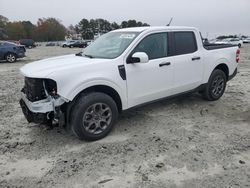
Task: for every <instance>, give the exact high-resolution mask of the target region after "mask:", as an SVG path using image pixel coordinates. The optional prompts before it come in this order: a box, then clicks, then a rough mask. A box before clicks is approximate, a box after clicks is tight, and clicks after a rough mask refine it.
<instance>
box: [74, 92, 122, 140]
mask: <svg viewBox="0 0 250 188" xmlns="http://www.w3.org/2000/svg"><path fill="white" fill-rule="evenodd" d="M98 105H99V107H97V106H98ZM97 109H99V110H97ZM117 118H118V109H117V105H116V103H115V101H114V100H113V99H112V98H111V97H110V96H108V95H106V94H105V93H99V92H93V93H88V94H83V95H81V96H80V97H79V99H78V100H77V101H76V103H75V105H74V106H73V109H72V111H71V117H70V124H71V130H72V132H73V133H74V134H75V135H76V136H77V137H78V138H79V139H81V140H87V141H94V140H99V139H101V138H103V137H105V136H107V135H108V134H109V133H110V131H111V130H112V128H113V126H114V124H115V123H116V121H117Z"/></svg>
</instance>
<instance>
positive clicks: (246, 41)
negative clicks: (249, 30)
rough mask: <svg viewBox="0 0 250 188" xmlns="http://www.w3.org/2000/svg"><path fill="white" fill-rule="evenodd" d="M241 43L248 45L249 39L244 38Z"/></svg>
mask: <svg viewBox="0 0 250 188" xmlns="http://www.w3.org/2000/svg"><path fill="white" fill-rule="evenodd" d="M242 41H243V43H250V37H249V38H245V39H243V40H242Z"/></svg>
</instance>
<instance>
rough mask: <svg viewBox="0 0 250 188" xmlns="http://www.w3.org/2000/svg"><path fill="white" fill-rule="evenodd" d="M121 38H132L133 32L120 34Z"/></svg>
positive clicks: (133, 36)
mask: <svg viewBox="0 0 250 188" xmlns="http://www.w3.org/2000/svg"><path fill="white" fill-rule="evenodd" d="M120 38H121V39H133V38H135V34H121V36H120Z"/></svg>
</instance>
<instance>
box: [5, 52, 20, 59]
mask: <svg viewBox="0 0 250 188" xmlns="http://www.w3.org/2000/svg"><path fill="white" fill-rule="evenodd" d="M8 54H14V55H15V56H16V58H17V54H16V53H15V52H12V51H7V52H6V53H5V54H4V58H6V56H7V55H8Z"/></svg>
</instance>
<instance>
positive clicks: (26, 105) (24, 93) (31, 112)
mask: <svg viewBox="0 0 250 188" xmlns="http://www.w3.org/2000/svg"><path fill="white" fill-rule="evenodd" d="M65 102H67V101H66V100H65V99H64V98H62V97H60V96H59V95H58V94H57V84H56V82H55V81H54V80H51V79H41V78H28V77H25V84H24V87H23V89H22V90H21V100H20V105H21V108H22V111H23V114H24V116H25V117H26V119H27V121H28V122H34V123H38V124H48V123H53V124H55V123H56V124H57V123H60V124H64V114H63V112H62V110H61V106H62V105H63V104H64V103H65Z"/></svg>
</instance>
